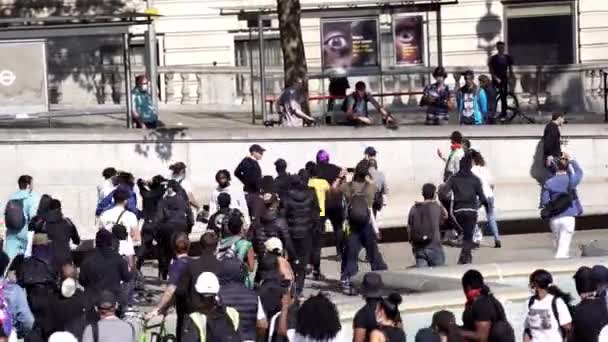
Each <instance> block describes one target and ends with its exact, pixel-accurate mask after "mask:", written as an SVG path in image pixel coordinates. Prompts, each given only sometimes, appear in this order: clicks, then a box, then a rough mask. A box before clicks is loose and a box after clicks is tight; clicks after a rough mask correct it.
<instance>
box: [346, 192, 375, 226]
mask: <svg viewBox="0 0 608 342" xmlns="http://www.w3.org/2000/svg"><path fill="white" fill-rule="evenodd" d="M368 186H369V184H368V183H365V185H364V186H363V188H362V189H361V191H359V192H354V193H353V194H352V196H351V198H350V201H349V202H348V211H347V217H348V223H349V224H350V226H351V227H363V226H365V225H366V224H368V223H369V222H370V215H369V203H368V202H367V196H366V190H367V187H368ZM350 188H351V191H354V187H353V185H352V183H351V185H350Z"/></svg>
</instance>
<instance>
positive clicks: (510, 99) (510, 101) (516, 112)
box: [495, 87, 536, 124]
mask: <svg viewBox="0 0 608 342" xmlns="http://www.w3.org/2000/svg"><path fill="white" fill-rule="evenodd" d="M495 89H496V107H495V108H496V112H499V111H500V110H501V109H502V99H501V98H500V90H499V89H498V87H496V88H495ZM518 116H519V117H520V118H521V119H523V120H525V121H527V122H528V123H531V124H533V123H536V120H534V119H533V118H531V117H529V116H527V115H526V114H525V113H523V112H522V111H521V110H520V108H519V100H518V99H517V96H516V95H515V93H513V92H512V91H508V92H507V111H506V112H505V115H504V116H502V115H499V118H500V121H501V123H503V124H510V123H512V122H513V120H514V119H515V118H516V117H518Z"/></svg>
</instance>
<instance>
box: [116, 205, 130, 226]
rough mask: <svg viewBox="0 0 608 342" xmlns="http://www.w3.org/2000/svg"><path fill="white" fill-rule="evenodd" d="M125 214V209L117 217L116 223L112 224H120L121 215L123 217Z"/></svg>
mask: <svg viewBox="0 0 608 342" xmlns="http://www.w3.org/2000/svg"><path fill="white" fill-rule="evenodd" d="M126 212H127V209H125V210H123V211H122V213H120V215H118V218H117V219H116V222H115V223H114V224H120V219H121V218H122V215H124V214H125V213H126Z"/></svg>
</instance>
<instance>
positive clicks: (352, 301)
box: [138, 229, 606, 331]
mask: <svg viewBox="0 0 608 342" xmlns="http://www.w3.org/2000/svg"><path fill="white" fill-rule="evenodd" d="M604 238H606V231H605V230H602V229H598V230H590V231H582V232H577V233H576V234H575V235H574V239H573V242H572V249H571V254H572V255H571V256H572V259H571V262H570V264H573V265H579V264H580V263H584V262H585V259H581V258H580V248H579V247H580V246H581V245H583V244H586V243H588V242H590V241H593V240H599V239H604ZM502 245H503V248H500V249H496V248H494V241H493V238H491V237H484V241H483V242H482V244H481V247H480V248H479V249H477V250H475V252H474V255H473V265H471V266H469V267H470V268H475V267H476V266H475V265H477V267H478V268H480V269H488V268H489V267H488V266H492V265H489V264H498V265H502V266H505V269H506V268H507V267H506V266H508V265H525V267H526V269H534V268H536V267H538V268H541V267H542V268H547V269H549V270H550V271H551V265H552V264H556V265H557V264H558V263H556V262H555V261H553V254H554V251H553V240H552V235H551V234H550V233H538V234H524V235H509V236H504V237H503V238H502ZM380 251H381V253H382V254H383V256H384V258H385V261H386V263H387V264H388V268H389V270H391V271H402V272H405V273H402V274H404V275H405V276H407V274H408V272H411V276H415V275H416V274H420V273H425V272H429V273H431V274H433V275H434V276H436V277H442V276H443V277H446V278H452V279H454V278H455V277H456V276H458V274H461V273H462V269H463V266H457V265H456V264H457V258H458V253H459V251H460V250H459V249H458V248H454V247H445V252H446V257H447V264H448V265H447V266H445V267H440V268H434V269H427V270H422V271H421V270H418V269H412V267H413V265H414V258H413V255H412V253H411V245H410V244H409V243H407V242H398V243H382V244H381V245H380ZM363 256H364V254H363V253H362V254H361V259H362V258H363ZM589 262H590V265H593V264H594V263H597V260H596V259H589ZM566 263H568V261H566ZM359 264H360V274H362V273H364V272H367V271H369V270H370V268H369V265H368V264H366V263H363V262H360V263H359ZM562 264H563V263H562ZM520 267H521V266H520ZM556 267H557V266H556ZM573 267H574V266H570V268H568V267H562V268H559V271H560V272H562V271H564V270H566V271H567V272H569V273H572V274H573V273H574V271H573V270H571V268H573ZM576 267H578V266H576ZM321 268H322V270H323V273H324V274H325V276H326V278H327V279H325V280H324V281H313V280H311V279H307V280H306V288H305V291H304V294H305V296H309V295H311V294H315V293H317V292H319V291H322V292H324V293H325V294H327V295H328V296H329V297H330V298H331V300H332V301H333V302H334V303H336V305H337V306H338V309H339V311H340V315H341V318H342V319H343V322H344V323H345V324H350V320H352V317H353V315H354V312H355V310H356V309H357V308H358V307H360V306H361V305H362V304H363V299H362V298H360V297H358V296H354V297H349V296H345V295H343V294H342V293H340V292H339V279H340V263H339V262H338V261H337V260H336V258H335V248H334V247H328V248H324V249H323V253H322V266H321ZM464 268H467V267H464ZM574 269H575V268H574ZM455 272H456V273H458V274H456V275H455ZM526 272H529V270H526ZM556 272H557V268H556ZM144 273H145V275H146V277H147V279H148V280H149V281H150V284H149V286H148V288H149V289H150V291H151V292H152V293H153V294H154V298H153V299H152V302H153V303H156V302H157V301H158V298H159V296H160V293H161V292H162V286H161V285H160V284H159V283H158V282H157V281H153V279H154V277H155V275H156V269H155V267H154V263H147V264H146V267H145V269H144ZM397 273H401V272H397ZM526 275H527V274H526ZM495 276H496V275H490V277H495ZM438 279H439V278H438ZM558 285H559V284H558ZM511 291H512V290H511ZM402 292H403V294H404V295H405V296H406V298H405V303H406V304H407V303H408V301H410V302H417V303H420V302H422V304H424V305H431V304H430V302H431V301H432V299H433V297H434V299H435V301H437V299H438V298H441V297H440V296H438V295H439V293H436V294H433V293H428V294H426V295H425V294H423V295H417V294H415V293H413V292H409V293H408V292H407V291H402ZM516 292H517V293H516V294H515V296H516V297H517V296H519V297H521V295H522V290H521V289H519V290H518V291H516ZM459 293H460V291H451V292H445V293H444V294H445V295H448V296H449V298H451V299H450V301H447V300H446V301H445V303H443V305H445V306H448V305H453V303H451V302H458V303H460V302H461V301H462V300H461V299H462V298H460V297H459V295H458V294H459ZM408 295H409V296H414V297H412V298H411V300H408V298H407V297H408ZM523 295H527V290H524V291H523ZM416 296H418V297H421V296H422V297H421V298H418V299H419V300H415V297H416ZM420 299H421V300H420ZM417 305H418V304H417ZM418 306H419V305H418ZM150 308H151V306H149V305H142V306H139V307H138V310H140V312H147V311H149V310H150ZM174 320H175V316H174V314H171V315H169V316H168V317H167V326H168V328H169V331H171V329H174ZM406 324H407V322H406Z"/></svg>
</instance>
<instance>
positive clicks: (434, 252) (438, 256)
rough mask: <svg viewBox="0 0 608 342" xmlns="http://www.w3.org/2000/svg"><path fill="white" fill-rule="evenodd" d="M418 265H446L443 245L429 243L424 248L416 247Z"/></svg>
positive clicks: (415, 254)
mask: <svg viewBox="0 0 608 342" xmlns="http://www.w3.org/2000/svg"><path fill="white" fill-rule="evenodd" d="M414 258H416V267H418V268H421V267H436V266H444V265H445V254H444V253H443V248H442V247H441V245H428V246H426V247H422V248H416V247H414Z"/></svg>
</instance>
